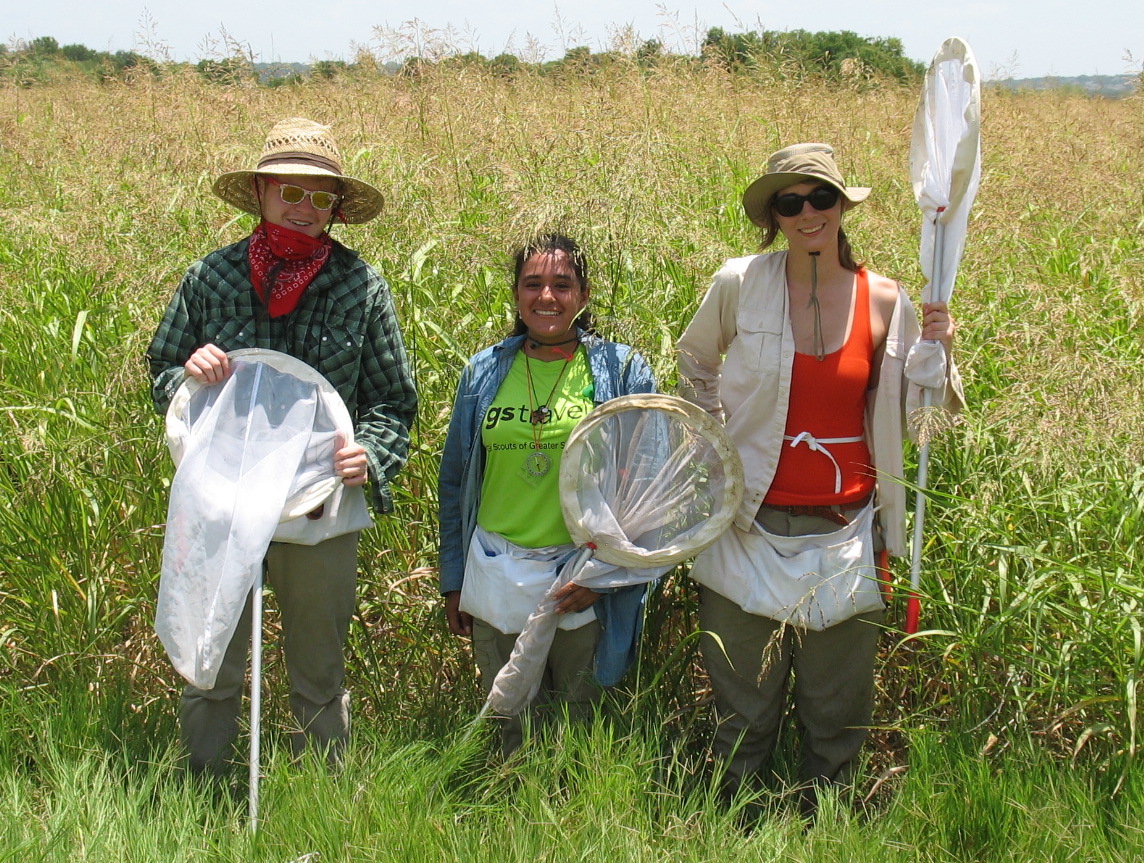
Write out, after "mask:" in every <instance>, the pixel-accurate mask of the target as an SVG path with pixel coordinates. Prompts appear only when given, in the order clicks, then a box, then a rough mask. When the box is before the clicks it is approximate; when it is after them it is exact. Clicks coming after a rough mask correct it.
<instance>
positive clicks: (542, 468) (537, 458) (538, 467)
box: [524, 449, 552, 476]
mask: <svg viewBox="0 0 1144 863" xmlns="http://www.w3.org/2000/svg"><path fill="white" fill-rule="evenodd" d="M551 467H552V459H550V458H549V457H548V454H547V453H544V452H541V451H540V450H538V449H534V450H533V451H532V452H530V453H529V454H528V457H527V458H525V460H524V469H525V470H526V471H528V475H529V476H544V475H545V474H546V473H548V470H549V468H551Z"/></svg>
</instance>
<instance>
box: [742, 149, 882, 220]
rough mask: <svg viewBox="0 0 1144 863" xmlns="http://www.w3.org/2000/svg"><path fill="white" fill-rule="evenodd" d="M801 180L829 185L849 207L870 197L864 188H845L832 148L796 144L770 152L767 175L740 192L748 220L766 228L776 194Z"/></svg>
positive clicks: (868, 191) (844, 181) (867, 190)
mask: <svg viewBox="0 0 1144 863" xmlns="http://www.w3.org/2000/svg"><path fill="white" fill-rule="evenodd" d="M803 180H823V181H824V182H827V183H829V184H830V185H832V186H834V187H835V188H837V189H838V190H839V191H840V192H842V196H843V197H844V198H845V199H846V200H847V201H848V202H849V204H850V206H853V205H854V204H861V203H862V202H863V201H865V200H866V196H867V195H869V194H870V190H869V189H868V188H865V187H861V186H853V187H850V188H847V186H846V180H845V179H844V178H843V177H842V172H841V171H840V170H838V164H837V163H836V162H835V161H834V148H833V147H831V146H830V145H829V144H795V145H793V146H791V147H784V148H783V149H781V150H778V151H776V152H774V153H772V154H771V157H770V158H769V159H767V173H765V174H763V176H761V177H759V179H757V180H755V182H753V183H751V185H749V186H748V187H747V191H745V192H744V193H743V209H744V210H746V211H747V218H748V219H750V220H751V221H752V222H754V223H755V224H756V225H758V226H759V227H760V228H765V227H766V215H767V207H769V206H770V203H771V198H773V197H774V195H775V192H778V191H779V190H780V189H785V188H786V187H787V186H793V185H794V184H795V183H801V182H802V181H803Z"/></svg>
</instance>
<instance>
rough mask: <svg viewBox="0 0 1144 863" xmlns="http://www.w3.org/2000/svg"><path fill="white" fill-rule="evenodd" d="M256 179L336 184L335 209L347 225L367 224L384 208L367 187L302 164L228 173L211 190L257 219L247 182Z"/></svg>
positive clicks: (382, 201) (381, 199) (257, 210)
mask: <svg viewBox="0 0 1144 863" xmlns="http://www.w3.org/2000/svg"><path fill="white" fill-rule="evenodd" d="M258 175H272V176H283V177H328V178H331V179H334V180H337V181H338V182H340V183H341V184H342V192H341V194H342V202H341V204H340V206H339V208H338V209H339V211H340V212H341V214H342V215H343V216H344V217H345V220H346V221H347V222H349V223H350V224H351V225H360V224H362V223H363V222H368V221H369V220H370V219H373V218H375V217H376V216H377V215H378V214H379V213H380V212H381V211H382V209H383V208H384V207H385V197H384V196H383V195H382V194H381V192H379V191H378V190H377V189H375V188H374V187H373V186H371V185H370V184H369V183H366V182H365V181H363V180H358V179H355V178H354V177H347V176H345V175H344V174H336V173H334V172H333V171H329V170H326V169H324V168H320V167H317V166H315V165H310V164H305V163H289V162H283V163H279V164H276V165H275V166H274V167H273V169H270V168H261V169H256V170H253V171H230V172H228V173H226V174H223V175H222V176H221V177H219V178H218V179H217V180H215V182H214V186H213V187H212V189H213V191H214V193H215V194H216V195H218V196H219V197H220V198H222V199H223V200H224V201H226V202H227V203H228V204H231V205H232V206H235V207H238V208H239V209H240V210H243V211H245V212H247V213H250V214H252V215H255V216H261V215H262V212H261V209H260V208H259V205H258V199H257V198H256V197H255V195H254V186H253V184H252V183H251V179H252V178H254V177H255V176H258Z"/></svg>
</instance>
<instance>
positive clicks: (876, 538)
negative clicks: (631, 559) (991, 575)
mask: <svg viewBox="0 0 1144 863" xmlns="http://www.w3.org/2000/svg"><path fill="white" fill-rule="evenodd" d="M869 193H870V189H866V188H856V187H848V186H847V185H846V182H845V180H844V179H843V176H842V173H841V171H840V170H839V168H838V166H837V164H836V163H835V161H834V155H833V150H832V149H831V148H830V147H828V146H827V145H825V144H800V145H796V146H793V147H787V148H785V149H783V150H779V151H778V152H776V153H774V154H773V155H772V156H771V157H770V160H769V162H768V170H767V173H766V174H765V175H764V176H762V177H760V178H759V179H758V180H756V181H755V182H754V183H753V184H752V185H751V186H750V187H749V188H748V189H747V191H746V193H745V194H744V196H743V206H744V208H745V209H746V212H747V215H748V217H750V219H751V221H752V222H754V223H755V224H756V225H758V226H759V227H761V228H762V229H763V243H762V246H763V248H764V249H766V248H767V247H769V246H770V245H771V244H772V243H773V242H774V241H775V239H776V238H777V237H778V236H779V234H781V235H782V236H783V237H784V238H785V239H786V242H787V246H788V249H787V251H785V252H782V251H780V252H772V253H769V254H761V255H755V256H751V257H749V258H737V259H731V260H730V261H728V262H727V263H726V264H725V265H724V267H723V268H722V269H721V270H720V271H719V272H718V273H717V274H716V276H715V280H714V282H713V284H712V287H711V290H710V291H709V292H708V295H707V296H706V297H705V298H704V300H703V303H702V304H701V306H700V308H699V310H698V311H697V312H696V315H695V317H694V319H693V320H692V321H691V323H690V324H689V326H688V328H687V330H686V332H685V333H684V334H683V336H682V337H681V338H680V340H679V344H678V349H679V356H680V370H681V377H682V378H683V379H684V380H685V382H686V383H687V384H690V385H691V387H692V393H693V398H694V400H695V401H696V402H697V403H699V404H701V405H702V406H703V407H705V408H707V409H708V410H710V411H712V412H713V413H715V414H717V415H719V416H722V417H723V418H725V421H726V426H727V430H728V433H729V434H730V435H731V437H732V439H734V440H735V442H736V444H737V446H738V447H739V450H740V454H741V455H742V457H743V463H744V473H745V475H746V490H747V493H746V499H747V503H745V504H744V511H745V512H746V515H745V516H744V515H743V514H741V515H740V518H738V519H737V520H736V524H735V526H733V527H732V529H731V530H729V531H728V532H727V534H726V535H725V536H724V537H723V538H721V539H720V541H719V542H718V543H716V545H715V546H713V547H712V548H711V549H709V550H708V551H706V552H704V553H703V554H702V555H700V556H699V557H698V558H697V559H696V561H695V564H694V566H693V569H692V577H693V578H694V579H695V580H696V581H697V582H698V583H699V585H700V620H699V622H700V629H701V630H702V631H703V641H702V642H701V643H702V646H703V656H704V661H705V665H706V667H707V670H708V673H709V675H710V677H711V682H712V686H713V688H714V692H715V705H716V710H717V717H718V727H717V730H716V735H715V740H714V744H713V746H714V749H715V751H716V754H717V755H719V756H721V757H722V758H723V759H724V761H725V765H726V773H725V774H723V775H724V779H723V782H724V783H725V787H724V790H725V792H727V793H729V794H733V793H735V792H736V791H737V789H738V788H739V786H740V785H741V784H743V783H754V782H757V781H760V780H761V781H763V782H764V783H766V782H769V781H770V780H771V776H770V774H769V771H768V769H767V768H768V765H769V764H770V759H771V755H772V752H773V749H774V746H775V743H776V741H777V739H778V735H779V727H780V724H781V721H782V718H783V716H784V715H785V714H786V701H787V694H788V690H789V691H790V692H791V694H792V695H793V699H794V704H795V709H796V712H797V714H798V718H799V724H800V726H801V730H802V756H801V766H800V770H799V776H798V781H797V787H798V792H799V793H798V801H799V805H800V808H801V809H802V810H803V811H804V812H806V813H808V814H809V813H813V812H814V811H815V807H816V802H817V791H818V789H819V788H820V787H821V786H823V785H824V784H836V785H846V784H849V783H850V781H851V773H852V768H853V766H854V763H855V761H856V759H857V756H858V753H859V751H860V749H861V746H862V743H863V741H864V739H865V736H866V730H865V729H866V728H868V727H869V725H870V723H871V717H872V710H873V689H874V687H873V672H874V658H875V655H876V653H877V644H878V634H879V631H880V630H879V624H880V623H881V620H882V614H883V610H882V603H881V599H880V596H879V595H878V590H877V587H876V584H877V582H876V579H875V578H874V577H873V572H874V567H873V553H874V551H875V548H876V546H877V547H879V548H880V547H881V531H880V530H879V528H878V526H877V525H876V523H875V521H874V516H873V511H874V508H875V506H877V505H878V504H879V503H884V502H882V501H877V500H875V498H877V497H878V496H879V495H878V494H877V492H876V487H877V484H878V481H877V479H876V476H877V474H876V470H875V468H876V465H875V451H876V450H878V446H877V443H878V440H879V439H880V438H879V434H880V428H881V426H880V425H878V424H879V423H881V424H885V423H886V420H887V417H890V416H891V415H892V416H894V417H896V419H897V422H898V423H899V429H900V423H901V417H902V415H903V413H902V410H901V409H900V408H898V407H895V409H894V410H892V411H889V412H887V411H880V412H879V411H876V410H875V409H874V407H875V405H877V404H881V403H880V402H879V400H878V396H877V390H878V387H879V384H880V383H881V384H883V387H884V389H885V390H886V391H887V392H888V391H889V390H890V389H891V387H890V386H888V385H887V384H886V375H887V373H888V372H889V373H891V374H900V372H899V371H898V369H899V363H898V360H897V357H896V356H895V358H894V359H893V361H887V362H885V363H884V360H885V359H886V357H885V349H886V343H887V336H888V334H890V333H891V332H893V333H895V338H896V339H898V340H900V337H901V335H902V334H903V333H904V334H906V336H907V338H915V339H916V337H917V335H918V327H917V325H916V322H915V321H914V318H913V314H914V313H913V310H912V307H910V305H909V300H908V298H906V296H905V294H904V292H903V291H901V289H900V288H899V286H898V284H897V283H896V282H894V281H893V280H891V279H888V278H886V277H884V276H880V275H878V274H877V273H873V272H870V271H868V270H866V269H865V267H863V266H862V265H860V264H859V263H857V262H856V261H855V259H854V254H853V251H852V250H851V247H850V243H849V242H848V240H847V238H846V234H845V233H844V232H843V230H842V219H843V214H844V213H845V212H846V211H847V210H849V209H850V208H852V207H854V206H856V205H858V204H860V203H861V202H862V201H864V200H865V199H866V197H867V195H868V194H869ZM905 316H909V320H910V321H911V324H910V325H909V326H906V325H904V324H902V323H901V322H902V321H903V320H904V319H905ZM923 317H924V321H923V329H922V330H921V333H920V335H921V337H922V338H924V339H933V340H936V341H939V342H940V343H941V344H942V345H944V347H945V349H946V352H947V354H948V351H949V348H950V345H951V342H952V336H953V322H952V320H951V319H950V316H949V312H948V310H947V309H946V307H945V305H944V304H942V303H935V304H927V305H926V306H925V307H924V309H923ZM908 347H909V344H906V345H905V348H906V349H908ZM951 368H952V365H951ZM951 378H952V379H953V383H954V385H953V387H951V388H950V389H951V390H954V391H956V390H957V388H958V387H957V383H956V371H951ZM897 385H901V386H903V387H904V382H903V380H902V379H901V378H900V377H899V379H898V380H897V381H895V386H897ZM894 391H895V392H896V391H897V390H896V389H895V390H894ZM955 403H956V401H955ZM895 411H896V413H895ZM876 415H877V416H878V417H879V419H877V420H876V421H874V426H875V427H871V419H870V418H871V417H874V416H876ZM897 456H898V458H897V461H899V462H900V448H899V450H898V453H897ZM887 461H888V459H887ZM756 508H757V511H756ZM895 514H896V513H895ZM752 516H753V519H754V520H753V522H752V521H751V519H752ZM902 520H903V521H904V513H903V514H902ZM896 536H897V534H895V542H894V543H893V545H895V546H897V545H898V543H897V541H896ZM839 548H845V549H847V550H848V551H847V553H846V554H844V555H841V556H840V555H839V553H838V549H839ZM849 550H852V552H853V553H852V554H851V552H850V551H849ZM895 551H897V549H896V548H895ZM867 562H868V563H867ZM854 572H858V573H860V574H861V577H856V576H854V575H853V573H854ZM871 596H872V597H873V598H872V599H871V598H870V597H871ZM792 678H793V680H792ZM780 781H781V780H780Z"/></svg>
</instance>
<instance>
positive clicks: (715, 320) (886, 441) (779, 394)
mask: <svg viewBox="0 0 1144 863" xmlns="http://www.w3.org/2000/svg"><path fill="white" fill-rule="evenodd" d="M920 335H921V330H920V327H919V326H918V320H917V315H916V313H915V312H914V307H913V305H912V304H911V303H910V300H909V298H908V297H907V296H906V293H905V291H903V290H900V289H899V292H898V301H897V303H896V305H895V306H894V313H893V316H892V318H891V320H890V328H889V331H888V332H887V334H886V346H885V355H884V358H883V360H882V365H881V368H880V369H879V370H878V385H877V387H876V388H873V389H871V390H870V393H869V395H868V397H867V403H866V439H867V444H868V445H869V447H870V452H871V453H872V454H873V458H874V465H875V467H876V468H877V471H878V481H877V493H876V505H877V507H878V514H879V522H880V524H881V527H882V534H883V538H884V540H885V543H886V548H887V549H889V551H890V554H893V555H903V554H905V552H906V490H905V486H904V485H902V482H901V480H902V479H903V478H904V473H905V471H904V467H903V463H902V443H903V438H904V436H905V434H906V432H907V431H909V432H910V433H911V435H912V433H913V429H909V430H907V428H906V418H907V417H909V416H910V415H911V413H912V412H913V410H914V409H915V408H916V407H917V406H919V405H920V404H921V393H922V389H921V387H918V386H916V385H915V384H912V383H910V382H909V381H908V380H907V379H906V376H905V363H906V355H907V354H908V353H909V350H910V348H911V347H912V346H913V345H914V344H915V343H916V342H917V341H918V339H919V338H920ZM676 348H677V351H678V360H679V370H680V387H681V390H682V395H684V396H685V397H686V398H688V399H689V400H690V401H693V402H694V403H695V404H697V405H699V406H700V407H702V408H703V409H705V410H706V411H708V412H709V413H711V414H712V415H714V416H715V417H717V418H721V419H723V420H724V421H725V424H726V428H727V432H728V433H729V434H730V436H731V439H732V440H734V441H735V444H736V445H737V446H738V448H739V454H740V456H741V457H742V460H743V473H744V480H745V486H746V491H745V494H744V496H743V503H742V505H741V506H740V507H739V511H738V514H737V515H736V517H735V524H736V525H737V526H738V527H739V529H740V530H743V531H748V530H750V527H751V523H752V522H753V521H754V518H755V514H756V513H757V512H758V509H759V505H760V504H761V503H762V502H763V498H764V497H765V496H766V493H767V490H768V489H769V488H770V484H771V480H772V479H773V478H774V475H775V468H776V467H777V465H778V460H779V452H780V451H781V449H782V440H783V432H784V429H785V427H786V413H787V405H788V403H789V400H790V384H791V372H792V369H793V366H794V353H795V351H794V335H793V334H792V332H791V327H790V317H789V315H788V313H787V291H786V252H785V251H782V252H772V253H769V254H764V255H750V256H748V257H744V258H732V259H730V260H728V261H727V262H726V263H725V264H724V265H723V266H722V267H721V268H720V270H719V271H718V272H717V273H716V274H715V277H714V280H713V281H712V284H711V288H710V290H709V291H708V292H707V295H706V296H705V297H704V298H703V302H702V303H700V306H699V310H698V311H697V312H696V313H695V317H694V318H692V320H691V323H690V324H688V326H687V329H686V330H685V331H684V333H683V335H682V336H681V337H680V339H679V342H678V344H677V345H676ZM948 368H949V371H948V374H947V377H946V386H945V387H944V392H939V393H935V394H934V397H933V403H934V404H940V405H943V406H944V407H945V408H946V409H947V410H950V411H952V412H955V413H956V412H957V411H959V410H960V409H961V407H962V405H963V404H964V398H963V395H962V387H961V378H960V375H959V374H958V371H957V368H956V367H955V366H954V365H953V363H952V361H951V362H950V363H948Z"/></svg>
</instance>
